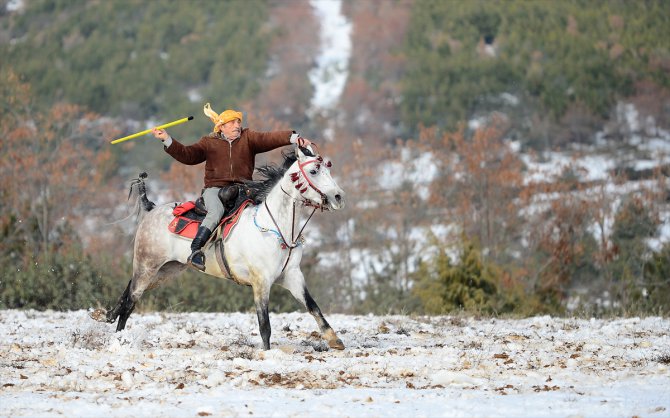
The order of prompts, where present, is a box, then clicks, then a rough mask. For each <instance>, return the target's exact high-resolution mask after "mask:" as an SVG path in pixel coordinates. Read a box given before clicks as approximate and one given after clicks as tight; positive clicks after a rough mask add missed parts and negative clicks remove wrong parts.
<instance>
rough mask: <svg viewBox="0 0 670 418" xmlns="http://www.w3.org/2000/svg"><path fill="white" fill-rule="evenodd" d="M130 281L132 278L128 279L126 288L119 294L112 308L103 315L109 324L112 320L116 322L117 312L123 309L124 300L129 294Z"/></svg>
mask: <svg viewBox="0 0 670 418" xmlns="http://www.w3.org/2000/svg"><path fill="white" fill-rule="evenodd" d="M132 282H133V281H132V280H130V281H128V286H126V290H124V291H123V293H122V294H121V297H120V298H119V300H118V301H117V302H116V306H114V309H112V310H111V311H108V312H107V314H106V316H105V321H107V322H109V323H110V324H113V323H114V322H116V318H118V317H119V314H120V313H121V310H122V309H123V304H124V301H125V300H126V299H127V298H128V296H129V295H130V285H131V284H132Z"/></svg>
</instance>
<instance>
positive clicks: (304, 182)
mask: <svg viewBox="0 0 670 418" xmlns="http://www.w3.org/2000/svg"><path fill="white" fill-rule="evenodd" d="M296 156H297V157H298V159H297V161H296V162H295V163H293V165H292V166H291V167H290V168H289V170H288V171H287V172H286V176H288V178H289V179H290V181H291V182H292V183H293V185H294V188H295V190H296V191H297V192H298V193H300V196H301V197H302V199H303V201H304V202H305V204H306V205H307V206H312V207H316V208H319V209H321V210H339V209H342V208H344V203H345V202H344V200H345V199H344V191H343V190H342V189H341V188H340V186H338V185H337V183H336V182H335V180H333V178H332V177H331V175H330V167H331V166H332V163H331V162H330V160H328V159H324V158H323V157H321V156H320V155H318V154H314V153H312V152H311V150H310V149H305V148H300V147H296Z"/></svg>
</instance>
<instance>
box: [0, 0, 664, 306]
mask: <svg viewBox="0 0 670 418" xmlns="http://www.w3.org/2000/svg"><path fill="white" fill-rule="evenodd" d="M664 6H665V4H664V2H662V1H646V2H618V1H596V2H583V1H578V0H570V1H562V2H540V1H538V2H533V1H510V2H489V1H469V2H458V1H456V2H451V1H439V0H416V1H414V0H394V1H383V2H378V1H356V2H346V1H345V2H336V1H329V2H324V1H318V0H315V1H306V0H305V1H297V0H296V1H291V2H283V1H271V0H268V1H260V0H259V1H253V2H247V1H241V0H230V1H225V2H218V1H217V2H215V1H206V0H193V1H189V2H184V1H177V0H155V1H152V2H149V3H147V2H142V1H139V0H122V1H114V2H104V1H95V0H90V1H80V2H72V1H67V0H23V1H12V2H6V3H3V7H0V10H2V13H0V54H1V55H2V57H3V60H2V61H1V62H0V91H2V95H0V97H1V99H0V100H2V103H0V104H1V106H0V109H2V110H1V112H2V113H0V147H2V148H0V149H1V150H2V153H3V160H2V163H1V164H2V165H0V180H2V184H3V185H7V186H3V187H4V188H3V190H2V195H1V197H2V202H1V203H0V207H1V208H2V209H3V213H6V214H7V216H6V217H4V218H3V220H2V224H0V227H2V228H1V229H0V231H1V235H0V249H1V250H2V259H1V261H2V264H1V265H2V267H3V271H2V277H3V280H2V282H1V283H0V307H3V308H10V307H11V308H41V309H44V308H53V309H81V308H85V307H89V306H92V305H96V304H107V303H109V301H111V300H113V299H114V298H116V297H117V296H118V295H117V293H118V291H119V288H120V287H121V286H122V283H121V282H122V281H125V280H126V279H125V278H126V277H127V276H128V272H129V271H130V266H129V265H130V251H129V248H130V246H131V242H132V237H131V235H132V231H133V225H132V223H131V222H127V223H125V224H123V223H116V222H115V221H117V220H119V219H126V218H128V213H127V211H125V209H126V208H125V207H124V206H122V203H123V201H124V199H125V198H126V187H127V183H128V181H129V180H130V179H132V178H134V177H135V176H137V174H138V173H139V172H141V171H148V172H149V174H150V177H149V182H150V183H149V186H150V193H151V198H152V199H155V200H156V201H157V203H165V202H169V201H172V200H184V199H187V198H192V197H193V196H194V195H195V194H196V193H198V191H199V190H200V189H201V187H202V170H201V167H187V166H184V165H181V164H177V163H175V162H174V161H173V160H172V159H171V158H170V157H169V156H168V155H166V154H165V153H164V152H162V150H161V149H160V144H158V143H156V141H155V139H153V138H151V137H145V138H141V139H138V140H135V141H128V142H126V143H124V144H122V145H119V146H110V145H109V141H110V140H111V139H114V138H117V137H120V136H123V135H125V134H129V133H132V132H134V131H138V130H140V129H143V128H146V127H151V126H154V125H155V124H157V123H160V122H168V121H170V120H173V119H177V118H181V117H184V116H187V115H194V116H195V120H194V121H193V122H189V123H188V124H184V125H180V126H179V127H175V128H174V129H172V130H171V133H172V134H173V135H174V136H175V137H177V138H179V139H183V140H184V142H186V143H191V142H192V141H195V140H196V138H198V137H199V136H200V135H202V134H204V133H207V132H209V130H210V129H211V124H210V122H209V121H208V120H207V118H206V117H205V116H204V115H203V114H202V106H203V105H204V103H206V102H211V104H212V107H213V108H214V109H216V110H218V111H221V110H223V109H225V108H227V107H235V108H238V109H240V110H242V111H243V112H244V115H245V125H247V126H251V127H253V128H254V129H258V130H271V129H279V128H282V129H289V128H290V129H297V130H298V131H300V132H301V133H302V134H303V135H305V136H306V137H309V138H312V139H314V140H316V141H317V142H318V143H319V146H320V149H321V150H322V152H323V153H324V154H327V155H328V156H330V157H331V158H332V159H333V162H334V163H335V165H334V168H333V172H334V174H335V176H336V178H337V180H338V182H339V183H340V185H341V186H342V187H343V188H344V189H345V190H346V191H347V193H348V201H349V202H350V204H349V206H348V208H347V210H346V211H345V212H344V213H341V214H322V215H323V216H319V217H317V218H315V222H314V224H313V225H314V226H312V225H310V229H309V231H308V232H307V234H308V235H307V238H308V239H309V242H310V245H309V250H308V251H307V254H306V259H305V260H304V265H305V271H306V274H307V275H308V276H309V277H310V279H309V280H312V281H313V282H314V284H313V285H312V288H314V289H315V293H316V296H317V299H323V300H329V301H331V302H330V303H332V305H331V306H330V307H329V308H332V309H333V310H337V311H341V312H349V313H364V312H371V311H372V312H377V313H389V312H393V313H397V312H416V313H429V314H443V313H448V312H451V311H454V310H467V311H472V312H477V313H486V314H504V313H510V314H516V315H525V314H535V313H552V314H563V313H566V312H579V313H583V314H606V313H616V314H631V313H641V314H649V313H652V314H665V313H667V311H668V302H667V301H668V300H670V296H669V295H670V281H669V280H670V279H669V278H670V264H669V262H668V259H669V258H668V254H670V244H668V240H669V235H670V234H669V233H668V224H669V220H670V209H669V208H668V193H667V190H668V182H667V177H668V164H669V163H670V156H669V154H670V151H669V149H668V147H667V143H668V141H670V134H669V132H670V113H669V112H670V111H669V109H670V77H669V74H670V71H669V69H670V65H669V63H670V51H669V50H668V44H667V41H666V40H667V39H668V38H669V37H670V33H668V31H670V13H669V12H668V10H667V7H664ZM233 11H234V12H233ZM99 16H105V19H102V20H100V18H99ZM4 156H7V157H4ZM277 160H278V152H275V153H271V154H269V155H267V156H263V157H262V158H259V160H258V163H259V164H261V163H265V162H267V161H271V162H272V161H277ZM120 278H124V279H123V280H121V279H120ZM185 278H186V279H185V280H183V281H178V282H175V283H173V284H172V285H171V287H167V288H165V289H159V290H158V291H156V293H155V294H154V295H152V296H150V297H149V298H148V300H147V301H146V305H145V307H146V308H147V309H152V308H158V309H161V308H165V307H166V306H176V307H178V308H176V309H186V307H188V308H190V309H202V310H241V309H244V308H245V307H246V306H247V305H248V303H249V299H248V295H245V294H244V292H243V290H239V289H236V288H232V287H229V286H227V284H221V283H218V282H215V281H213V280H211V281H210V280H207V279H205V280H201V279H194V278H193V276H192V275H186V276H185ZM19 283H20V285H19ZM120 283H121V284H120ZM222 295H225V297H222ZM277 300H278V304H277V305H278V306H277V307H276V309H277V310H290V309H291V307H293V306H295V305H292V304H293V302H292V301H291V300H290V298H288V297H286V295H284V296H282V299H277Z"/></svg>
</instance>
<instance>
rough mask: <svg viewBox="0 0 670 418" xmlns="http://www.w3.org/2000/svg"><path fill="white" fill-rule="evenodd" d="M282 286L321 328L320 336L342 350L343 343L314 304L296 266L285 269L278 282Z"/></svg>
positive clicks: (331, 346)
mask: <svg viewBox="0 0 670 418" xmlns="http://www.w3.org/2000/svg"><path fill="white" fill-rule="evenodd" d="M278 283H279V284H280V285H281V286H282V287H284V288H286V289H288V291H290V292H291V294H292V295H293V297H294V298H296V300H298V302H300V303H302V304H303V306H305V308H306V309H307V311H308V312H309V313H310V314H311V315H312V316H313V317H314V319H315V320H316V323H317V325H318V326H319V329H320V330H321V337H322V338H323V339H324V340H326V341H327V342H328V346H329V347H330V348H333V349H335V350H344V343H343V342H342V340H340V339H339V338H338V336H337V334H336V333H335V331H334V330H333V328H332V327H331V326H330V324H329V323H328V321H326V318H324V316H323V313H322V312H321V309H320V308H319V305H317V304H316V302H315V301H314V299H312V295H310V294H309V291H308V290H307V285H306V284H305V276H304V275H303V274H302V271H300V269H298V268H293V269H290V270H287V271H286V273H285V274H284V278H283V280H281V281H279V282H278Z"/></svg>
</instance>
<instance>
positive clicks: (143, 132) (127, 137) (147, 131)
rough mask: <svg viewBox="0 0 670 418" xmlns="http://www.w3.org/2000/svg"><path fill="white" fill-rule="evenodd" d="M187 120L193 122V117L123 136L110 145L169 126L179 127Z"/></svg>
mask: <svg viewBox="0 0 670 418" xmlns="http://www.w3.org/2000/svg"><path fill="white" fill-rule="evenodd" d="M189 120H193V116H189V117H187V118H183V119H179V120H176V121H174V122H170V123H166V124H165V125H161V126H156V127H155V128H151V129H147V130H146V131H142V132H138V133H136V134H132V135H128V136H124V137H123V138H119V139H115V140H113V141H112V142H111V143H112V144H118V143H119V142H123V141H127V140H129V139H133V138H137V137H138V136H142V135H146V134H148V133H150V132H151V131H152V130H153V129H165V128H169V127H170V126H175V125H179V124H181V123H185V122H188V121H189Z"/></svg>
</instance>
